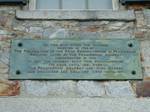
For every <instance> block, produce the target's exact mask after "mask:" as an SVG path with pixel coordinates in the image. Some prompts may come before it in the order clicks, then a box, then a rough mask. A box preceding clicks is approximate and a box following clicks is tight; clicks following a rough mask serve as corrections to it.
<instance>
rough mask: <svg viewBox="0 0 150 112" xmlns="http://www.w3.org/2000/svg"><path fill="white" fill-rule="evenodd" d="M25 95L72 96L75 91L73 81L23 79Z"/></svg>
mask: <svg viewBox="0 0 150 112" xmlns="http://www.w3.org/2000/svg"><path fill="white" fill-rule="evenodd" d="M22 85H23V90H24V92H25V93H26V95H32V96H49V97H73V96H74V95H75V94H76V92H75V89H76V82H74V81H24V82H22Z"/></svg>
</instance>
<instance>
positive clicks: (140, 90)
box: [136, 81, 150, 97]
mask: <svg viewBox="0 0 150 112" xmlns="http://www.w3.org/2000/svg"><path fill="white" fill-rule="evenodd" d="M136 94H137V96H138V97H150V81H139V82H137V84H136Z"/></svg>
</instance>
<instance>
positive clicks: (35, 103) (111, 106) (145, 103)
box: [0, 98, 150, 112]
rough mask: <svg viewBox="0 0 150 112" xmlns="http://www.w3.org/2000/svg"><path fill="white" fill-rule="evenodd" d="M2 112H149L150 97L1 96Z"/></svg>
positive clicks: (0, 108)
mask: <svg viewBox="0 0 150 112" xmlns="http://www.w3.org/2000/svg"><path fill="white" fill-rule="evenodd" d="M0 111H1V112H20V111H21V112H149V111H150V99H132V98H130V99H129V98H123V99H122V98H121V99H120V98H119V99H118V98H1V99H0Z"/></svg>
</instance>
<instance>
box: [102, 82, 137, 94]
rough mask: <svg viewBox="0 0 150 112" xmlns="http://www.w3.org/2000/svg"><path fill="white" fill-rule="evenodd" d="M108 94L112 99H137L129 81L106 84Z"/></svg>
mask: <svg viewBox="0 0 150 112" xmlns="http://www.w3.org/2000/svg"><path fill="white" fill-rule="evenodd" d="M105 85H106V94H107V95H108V96H110V97H135V94H134V92H133V89H132V87H131V85H130V83H129V82H128V81H124V82H123V81H122V82H121V81H118V82H117V81H112V82H106V83H105Z"/></svg>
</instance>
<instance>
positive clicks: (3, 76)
mask: <svg viewBox="0 0 150 112" xmlns="http://www.w3.org/2000/svg"><path fill="white" fill-rule="evenodd" d="M16 10H20V8H19V7H17V6H1V7H0V96H7V97H10V96H16V97H57V98H58V97H65V98H66V97H67V98H68V97H69V98H81V97H90V98H93V97H98V98H100V97H104V98H107V97H112V98H114V97H117V98H118V97H119V98H120V97H121V98H124V97H128V98H130V97H132V98H136V97H144V96H150V10H148V9H147V10H140V11H134V13H133V14H134V15H133V18H134V16H135V19H132V20H128V18H127V19H123V20H122V19H117V20H114V19H112V20H111V19H108V18H107V19H102V18H100V19H96V20H92V19H91V20H82V21H81V20H73V19H72V20H61V21H60V20H50V19H49V20H44V19H43V20H36V19H34V20H31V19H17V18H16V13H15V12H16ZM118 13H119V12H118ZM115 16H116V15H114V16H113V18H115ZM118 17H119V16H117V17H116V18H118ZM77 36H80V37H95V36H96V37H100V38H101V37H102V38H137V39H138V40H139V41H140V43H141V63H142V69H143V75H144V79H143V81H133V80H132V81H115V80H113V81H92V80H91V81H89V80H87V81H86V80H84V81H83V80H79V81H75V80H46V81H45V80H12V81H10V80H8V74H9V51H10V41H11V40H12V39H15V38H32V39H50V38H55V37H60V38H65V37H77Z"/></svg>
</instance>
